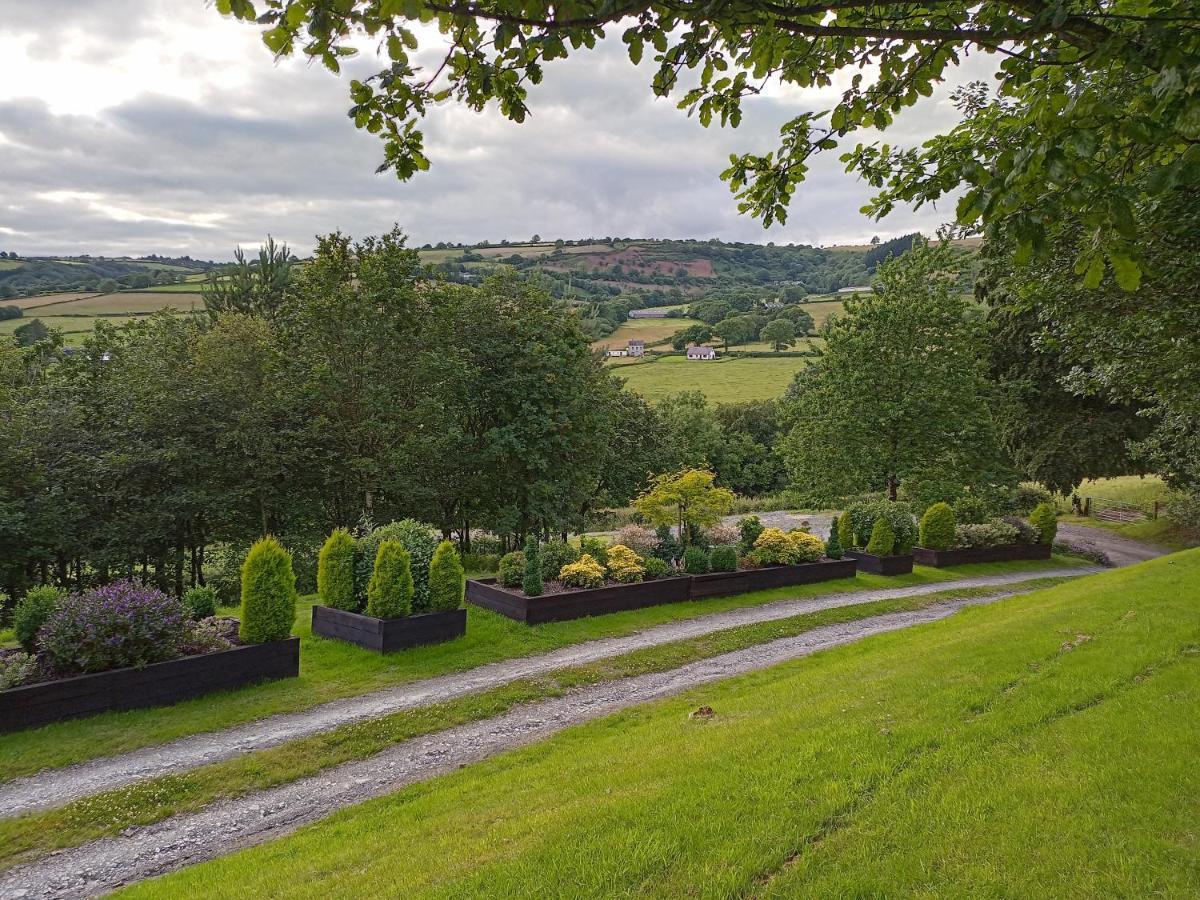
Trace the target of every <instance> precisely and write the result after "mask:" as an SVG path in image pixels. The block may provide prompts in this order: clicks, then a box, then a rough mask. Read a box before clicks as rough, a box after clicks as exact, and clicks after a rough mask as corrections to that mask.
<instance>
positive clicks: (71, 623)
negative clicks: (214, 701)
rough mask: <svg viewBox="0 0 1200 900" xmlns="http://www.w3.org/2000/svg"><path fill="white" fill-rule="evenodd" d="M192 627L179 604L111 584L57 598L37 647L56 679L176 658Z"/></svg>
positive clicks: (153, 592)
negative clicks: (57, 675) (56, 674)
mask: <svg viewBox="0 0 1200 900" xmlns="http://www.w3.org/2000/svg"><path fill="white" fill-rule="evenodd" d="M190 628H191V622H190V620H189V619H188V617H187V611H186V610H185V609H184V606H183V603H182V601H180V600H177V599H176V598H174V597H168V596H167V595H166V594H164V593H163V592H162V591H160V590H158V589H157V588H152V587H146V586H145V585H141V584H138V583H136V582H133V581H115V582H113V583H112V584H108V585H105V586H104V587H101V588H96V589H95V590H91V591H87V592H85V593H82V594H72V595H71V596H69V597H63V598H62V599H60V600H59V601H58V603H57V604H56V605H55V607H54V611H53V612H51V613H50V615H49V616H48V617H47V618H46V621H45V622H44V623H43V624H42V628H41V631H40V632H39V634H38V647H39V649H40V650H41V652H42V655H43V657H44V658H45V660H46V662H47V664H48V665H49V666H50V668H51V669H53V670H54V671H55V672H56V673H58V674H60V675H73V674H78V673H83V672H107V671H109V670H110V669H123V668H126V667H128V666H146V665H149V664H150V663H156V662H162V661H163V660H167V659H174V658H175V657H177V656H179V654H180V650H181V647H182V645H183V643H184V640H185V638H186V637H187V636H188V633H189V631H190Z"/></svg>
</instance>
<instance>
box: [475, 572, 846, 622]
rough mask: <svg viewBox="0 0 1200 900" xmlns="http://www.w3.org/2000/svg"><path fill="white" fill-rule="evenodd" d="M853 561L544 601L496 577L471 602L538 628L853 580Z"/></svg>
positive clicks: (566, 594) (613, 588)
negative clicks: (545, 624) (667, 605)
mask: <svg viewBox="0 0 1200 900" xmlns="http://www.w3.org/2000/svg"><path fill="white" fill-rule="evenodd" d="M854 572H855V563H854V560H852V559H827V560H821V561H820V562H814V563H803V564H801V565H796V566H765V567H763V568H761V569H747V570H744V571H741V572H713V573H711V574H708V575H682V576H679V577H676V578H660V579H658V580H656V581H642V582H638V583H637V584H612V585H606V586H604V587H601V588H593V589H590V590H569V591H562V592H561V593H557V594H544V595H542V596H541V597H526V596H525V595H524V594H520V593H517V592H516V591H510V590H509V589H507V588H505V587H501V586H500V585H499V584H497V582H496V579H494V578H485V579H480V580H478V581H475V580H472V581H468V582H467V601H468V602H469V603H474V604H475V605H476V606H482V607H483V608H484V609H490V610H492V611H493V612H498V613H500V614H501V615H503V616H508V617H509V618H510V619H516V620H517V621H518V622H525V623H526V624H529V625H536V624H538V623H540V622H557V621H562V620H565V619H579V618H582V617H584V616H599V615H604V614H605V613H612V612H623V611H624V610H628V609H642V608H643V607H646V606H657V605H658V604H660V603H679V602H681V601H684V600H699V599H702V598H704V597H722V596H725V595H727V594H742V593H745V592H747V591H762V590H766V589H768V588H775V587H786V586H788V585H794V584H812V583H813V582H817V581H829V580H831V579H834V578H853V577H854Z"/></svg>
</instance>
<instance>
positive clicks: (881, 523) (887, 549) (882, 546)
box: [867, 516, 896, 556]
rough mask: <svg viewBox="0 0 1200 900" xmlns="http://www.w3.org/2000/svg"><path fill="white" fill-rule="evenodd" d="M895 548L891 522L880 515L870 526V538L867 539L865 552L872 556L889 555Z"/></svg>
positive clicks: (894, 533)
mask: <svg viewBox="0 0 1200 900" xmlns="http://www.w3.org/2000/svg"><path fill="white" fill-rule="evenodd" d="M895 548H896V532H895V531H894V530H893V529H892V523H891V522H889V521H888V520H887V519H885V518H883V517H882V516H881V517H880V518H878V519H876V520H875V525H874V526H873V527H872V528H871V539H870V540H869V541H867V552H868V553H870V554H872V555H874V556H891V555H892V551H893V550H894V549H895Z"/></svg>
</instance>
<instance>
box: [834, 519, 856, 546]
mask: <svg viewBox="0 0 1200 900" xmlns="http://www.w3.org/2000/svg"><path fill="white" fill-rule="evenodd" d="M837 533H838V543H839V544H841V545H842V549H843V550H850V549H853V548H854V547H855V546H857V541H855V540H854V523H853V522H851V521H850V513H849V512H848V511H847V512H843V513H842V514H841V516H840V517H839V518H838V521H837Z"/></svg>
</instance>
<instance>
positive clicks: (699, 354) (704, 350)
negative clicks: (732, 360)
mask: <svg viewBox="0 0 1200 900" xmlns="http://www.w3.org/2000/svg"><path fill="white" fill-rule="evenodd" d="M687 358H688V359H716V358H717V351H716V350H714V349H713V348H712V347H708V346H704V345H701V346H699V347H696V346H692V347H688V348H687Z"/></svg>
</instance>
